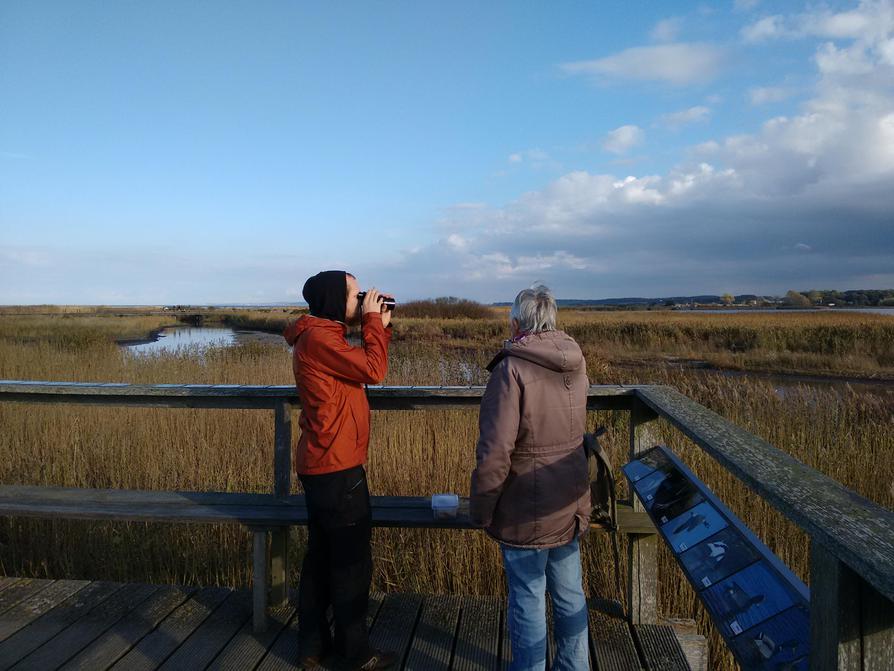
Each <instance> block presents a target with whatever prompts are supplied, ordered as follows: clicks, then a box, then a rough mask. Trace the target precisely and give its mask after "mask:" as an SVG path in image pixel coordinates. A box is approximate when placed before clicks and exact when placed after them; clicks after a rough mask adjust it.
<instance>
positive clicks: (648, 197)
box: [402, 3, 894, 300]
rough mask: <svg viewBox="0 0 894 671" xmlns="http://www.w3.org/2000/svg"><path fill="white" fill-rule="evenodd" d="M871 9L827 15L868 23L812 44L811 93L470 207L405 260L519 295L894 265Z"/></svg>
mask: <svg viewBox="0 0 894 671" xmlns="http://www.w3.org/2000/svg"><path fill="white" fill-rule="evenodd" d="M867 7H868V8H869V9H867ZM860 10H861V11H869V10H872V11H877V12H879V14H878V16H875V15H872V14H871V13H870V14H869V15H868V16H869V17H870V18H873V16H875V18H874V20H870V21H869V22H865V23H863V24H859V23H858V22H856V21H854V22H853V23H848V21H851V19H848V21H844V20H843V19H842V20H841V21H838V22H834V21H833V22H831V23H829V22H826V23H824V24H822V25H823V26H824V27H823V28H822V29H823V30H825V31H827V32H831V31H833V30H834V31H837V32H838V33H839V34H841V35H848V34H850V33H849V31H851V30H852V29H853V26H855V25H864V26H871V28H870V27H866V28H865V32H864V34H861V35H860V36H859V37H856V38H851V37H842V38H840V40H835V39H831V38H830V37H824V38H822V39H823V40H829V46H826V45H821V46H820V47H819V48H818V49H817V52H816V55H815V57H814V67H815V69H816V75H817V77H816V84H815V87H814V88H813V89H812V90H807V89H804V90H801V89H799V90H798V93H799V94H802V93H803V94H805V95H806V100H805V101H804V102H803V103H802V104H801V106H800V107H799V108H798V109H797V110H796V111H795V112H794V113H790V114H788V115H785V116H776V117H772V118H769V119H767V120H766V121H765V123H764V124H762V125H761V126H760V127H759V128H758V129H757V130H756V131H755V132H752V133H743V134H739V135H730V136H726V137H718V138H715V139H712V140H710V141H707V142H702V143H701V144H698V145H695V146H693V147H691V148H690V149H689V151H688V152H687V155H688V156H690V157H691V159H689V160H683V161H681V162H680V163H679V164H678V165H677V166H676V167H675V168H672V169H670V170H668V171H665V172H663V173H661V174H635V173H632V172H623V173H621V174H619V175H618V174H615V175H612V174H594V173H591V172H588V171H583V170H578V171H574V172H569V173H567V174H565V175H563V176H561V177H559V178H558V179H554V180H552V181H550V182H549V183H546V184H544V186H543V187H542V188H540V189H537V190H534V191H531V192H529V193H526V194H524V195H522V196H520V197H519V198H517V199H516V200H514V201H513V202H510V203H508V204H506V205H504V206H502V207H492V208H485V209H482V210H478V211H474V212H470V213H458V214H457V216H456V219H455V220H454V221H452V222H451V224H450V226H449V227H448V229H447V230H446V231H445V232H444V236H443V239H442V242H440V243H438V244H436V245H430V246H429V247H427V248H424V249H421V250H418V251H417V252H415V253H414V254H413V255H411V256H408V257H407V258H406V259H405V265H404V266H402V268H403V272H407V273H409V274H413V273H414V272H417V271H414V270H413V269H414V268H419V269H425V273H427V274H431V275H433V276H437V277H439V278H440V279H437V280H433V281H432V285H433V286H435V285H437V284H438V283H441V284H443V282H449V283H451V285H456V286H457V292H461V291H462V287H464V286H465V287H469V288H470V290H475V289H472V287H477V286H480V285H476V284H474V283H473V280H472V279H470V278H471V277H473V276H474V277H477V278H479V280H478V282H479V283H480V282H481V281H482V280H488V283H487V286H488V287H489V289H488V291H490V292H491V293H489V294H485V295H484V296H482V297H484V298H487V299H490V300H496V299H503V300H505V299H506V297H507V296H508V297H510V298H511V296H512V295H514V292H516V291H517V290H518V288H520V287H521V286H525V285H526V284H527V283H529V282H531V281H533V280H535V279H538V278H540V279H542V280H544V281H545V282H547V284H549V285H550V286H552V287H553V288H554V289H555V290H556V291H557V292H558V293H559V294H560V295H563V296H569V297H571V296H581V297H582V296H595V297H598V296H612V295H614V296H619V295H631V294H632V295H636V294H638V293H640V294H644V295H656V294H658V293H663V294H666V295H671V294H673V293H696V292H699V291H708V290H712V287H719V286H722V287H729V288H736V290H738V291H755V292H759V293H764V292H766V293H784V291H785V290H786V289H787V288H790V287H791V286H802V285H803V286H812V285H815V284H816V282H819V281H822V283H824V284H828V285H829V286H873V285H877V286H881V284H879V283H883V280H885V279H886V278H890V277H892V275H891V270H890V269H891V268H894V228H892V226H891V215H890V213H891V212H892V211H894V194H892V191H891V186H890V185H891V184H894V90H892V88H891V86H890V82H891V81H894V67H892V65H891V64H889V62H888V60H887V59H888V51H887V49H888V45H889V44H890V43H891V39H892V37H894V24H892V25H891V26H890V27H889V28H888V29H887V30H885V31H879V30H877V26H878V25H888V24H886V22H885V21H886V19H885V16H886V15H885V11H886V10H885V8H884V7H882V6H881V5H880V4H871V6H870V4H867V3H864V4H862V5H860ZM798 21H799V22H800V23H799V24H798V25H805V23H804V20H803V19H800V18H799V19H798ZM783 24H784V25H785V26H788V25H795V21H794V19H792V20H790V19H784V21H783ZM849 26H850V27H849ZM817 30H819V29H818V28H817ZM866 66H869V67H868V68H867V67H866ZM783 93H785V94H789V93H791V91H789V90H786V89H784V88H783V87H764V88H763V89H753V90H752V91H750V92H749V98H750V100H751V101H752V102H753V103H755V104H760V103H763V102H769V101H771V100H775V99H778V98H780V97H781V96H782V95H783ZM683 111H684V112H688V111H689V110H683ZM700 116H702V115H700V114H699V113H696V112H692V113H691V114H689V115H681V117H680V118H681V120H682V119H683V118H692V119H697V118H700ZM624 129H626V130H624ZM641 132H642V131H641V129H639V128H638V127H636V126H629V127H624V126H622V127H621V128H618V129H615V130H614V131H612V133H611V134H610V135H609V136H608V137H607V138H606V146H607V147H608V146H612V147H613V149H614V150H616V151H617V152H623V151H627V150H629V149H630V147H632V146H634V145H635V143H636V142H638V141H642V135H640V133H641ZM612 140H616V141H618V143H617V145H614V144H612ZM626 170H630V169H629V168H627V169H626ZM468 222H474V223H468ZM452 233H457V234H461V235H462V238H463V241H464V245H463V246H462V249H456V248H455V247H456V245H453V246H451V244H450V243H449V242H448V239H449V235H450V234H452ZM414 278H415V279H414V281H413V285H414V286H416V285H417V284H418V285H420V286H421V285H423V284H424V283H426V282H429V280H428V279H426V278H427V275H426V274H423V273H422V271H421V270H419V271H418V274H416V275H414ZM659 278H660V279H659ZM658 283H660V286H661V287H662V288H661V289H656V286H658V285H659V284H658Z"/></svg>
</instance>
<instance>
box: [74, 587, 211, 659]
mask: <svg viewBox="0 0 894 671" xmlns="http://www.w3.org/2000/svg"><path fill="white" fill-rule="evenodd" d="M195 591H196V590H195V588H194V587H161V588H159V589H158V590H157V591H156V592H155V593H154V594H152V595H151V596H150V597H149V598H147V599H145V600H144V601H142V602H140V604H139V605H138V606H137V607H136V608H134V609H132V610H131V611H130V612H129V613H127V615H125V616H124V617H123V618H121V620H119V621H118V622H117V623H115V624H114V625H113V626H112V627H111V628H109V629H108V630H106V631H105V632H104V633H103V634H102V635H100V636H99V637H98V638H96V640H94V641H93V642H92V643H90V644H89V645H88V646H86V647H85V648H83V649H82V650H81V651H80V652H79V653H78V654H76V655H75V656H74V657H72V658H71V659H70V660H69V661H68V662H66V663H65V665H64V666H62V667H61V668H62V669H64V670H65V671H74V670H75V669H77V670H78V671H95V669H106V668H108V667H109V666H111V665H112V664H114V663H115V661H116V660H117V659H119V658H120V657H121V656H122V655H124V654H126V653H127V652H128V651H129V650H130V649H131V648H133V647H134V646H135V645H137V644H138V643H139V642H140V641H142V640H143V638H144V637H145V636H146V634H148V633H149V632H151V631H152V630H153V629H155V627H156V626H158V624H159V623H160V622H161V621H162V620H164V619H165V618H166V617H167V616H168V615H169V614H170V613H171V611H173V610H174V609H175V608H177V607H178V606H180V605H181V604H182V603H183V602H184V601H186V600H187V599H188V598H189V597H190V596H191V595H192V594H193V593H194V592H195Z"/></svg>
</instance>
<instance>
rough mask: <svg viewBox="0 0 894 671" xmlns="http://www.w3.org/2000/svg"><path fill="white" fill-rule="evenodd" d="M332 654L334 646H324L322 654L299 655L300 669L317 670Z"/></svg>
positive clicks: (302, 653)
mask: <svg viewBox="0 0 894 671" xmlns="http://www.w3.org/2000/svg"><path fill="white" fill-rule="evenodd" d="M331 654H332V646H323V649H322V650H321V651H320V652H308V653H304V652H301V653H299V654H298V668H299V669H315V668H317V667H318V666H320V665H321V664H322V663H323V662H325V661H326V658H327V657H329V655H331Z"/></svg>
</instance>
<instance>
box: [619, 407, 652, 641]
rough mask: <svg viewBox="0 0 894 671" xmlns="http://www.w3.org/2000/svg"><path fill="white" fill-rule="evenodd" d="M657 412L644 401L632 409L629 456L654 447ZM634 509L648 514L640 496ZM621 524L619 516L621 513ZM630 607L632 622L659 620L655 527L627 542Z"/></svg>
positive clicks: (634, 501)
mask: <svg viewBox="0 0 894 671" xmlns="http://www.w3.org/2000/svg"><path fill="white" fill-rule="evenodd" d="M657 417H658V415H657V414H656V413H655V412H654V411H653V410H651V409H650V408H648V407H647V406H646V405H645V404H643V403H642V402H641V401H639V400H637V401H636V402H634V404H633V406H632V408H631V410H630V449H629V451H628V454H629V457H630V459H636V458H637V457H638V456H639V455H640V454H642V453H643V452H645V451H646V450H649V449H651V448H652V447H654V446H655V444H656V443H655V436H654V422H655V420H656V419H657ZM631 499H632V501H631V503H632V506H633V512H634V513H639V514H646V513H645V508H644V507H643V505H642V502H641V501H640V500H639V497H636V496H631ZM618 521H619V523H620V515H619V520H618ZM626 591H627V609H628V617H629V618H630V622H632V623H633V624H655V623H656V622H658V535H657V533H656V531H655V529H654V527H653V528H652V529H651V530H649V531H648V532H647V533H642V534H633V535H631V536H630V537H629V538H628V542H627V590H626Z"/></svg>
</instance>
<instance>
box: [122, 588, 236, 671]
mask: <svg viewBox="0 0 894 671" xmlns="http://www.w3.org/2000/svg"><path fill="white" fill-rule="evenodd" d="M229 594H230V590H228V589H225V588H223V587H206V588H204V589H200V590H198V591H197V592H195V593H193V594H192V595H191V597H190V598H189V599H188V600H187V601H186V603H184V604H182V605H181V606H179V607H178V608H177V609H176V610H174V611H173V612H172V613H171V614H170V615H168V616H167V617H166V618H165V619H164V620H163V621H162V622H161V624H159V625H158V627H157V628H156V629H155V630H154V631H152V632H151V633H149V634H147V635H146V636H144V637H143V638H142V639H141V640H140V642H139V643H137V644H136V645H135V646H134V647H133V648H131V649H130V651H129V652H128V653H127V654H126V655H124V657H122V658H121V659H119V660H118V661H117V662H116V663H115V664H114V665H113V666H112V667H111V668H112V669H115V671H154V670H155V669H156V668H158V666H159V665H160V664H162V663H163V662H164V661H165V660H166V659H167V658H168V657H169V656H170V655H171V653H173V652H174V651H175V650H176V649H177V648H178V647H179V646H180V644H181V643H183V641H185V640H186V639H187V638H188V637H189V636H190V635H191V634H192V633H193V632H194V631H195V630H196V629H197V628H198V627H199V625H201V624H202V622H204V621H205V620H206V619H207V618H208V616H210V615H211V613H213V612H214V610H215V609H216V608H217V607H218V606H219V605H220V604H221V602H223V600H224V599H226V598H227V596H229Z"/></svg>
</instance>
